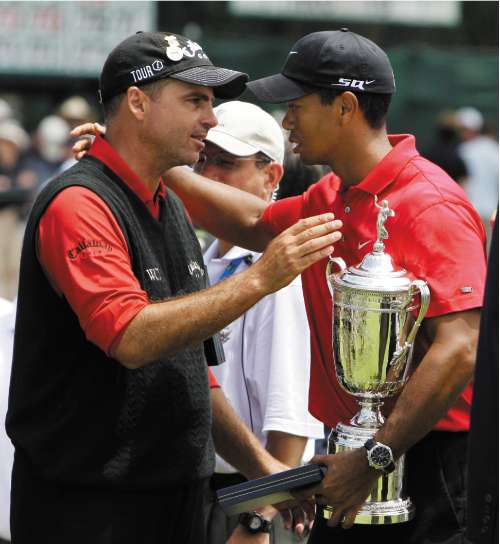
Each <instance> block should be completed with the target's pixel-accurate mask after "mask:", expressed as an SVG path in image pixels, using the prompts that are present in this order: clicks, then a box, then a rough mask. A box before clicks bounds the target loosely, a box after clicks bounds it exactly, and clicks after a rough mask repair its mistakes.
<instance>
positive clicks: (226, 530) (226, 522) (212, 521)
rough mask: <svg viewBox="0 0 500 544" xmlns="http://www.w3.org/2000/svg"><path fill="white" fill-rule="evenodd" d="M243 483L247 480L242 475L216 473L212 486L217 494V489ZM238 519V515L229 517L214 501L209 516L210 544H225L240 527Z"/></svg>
mask: <svg viewBox="0 0 500 544" xmlns="http://www.w3.org/2000/svg"><path fill="white" fill-rule="evenodd" d="M242 482H246V478H245V477H244V476H243V475H242V474H239V473H235V474H217V473H215V474H214V475H213V476H212V479H211V482H210V485H211V488H212V489H213V491H214V492H215V491H216V490H217V489H221V488H223V487H228V486H230V485H236V484H241V483H242ZM238 518H239V516H237V515H236V516H227V515H226V514H225V512H224V510H222V508H221V507H220V506H219V504H218V503H217V501H214V502H213V503H212V505H211V507H210V512H209V515H208V544H224V543H225V542H226V541H227V539H228V538H229V536H230V535H231V533H232V532H233V531H234V529H235V527H236V526H237V525H238Z"/></svg>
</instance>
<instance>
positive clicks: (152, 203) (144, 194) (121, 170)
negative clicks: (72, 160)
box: [88, 134, 166, 219]
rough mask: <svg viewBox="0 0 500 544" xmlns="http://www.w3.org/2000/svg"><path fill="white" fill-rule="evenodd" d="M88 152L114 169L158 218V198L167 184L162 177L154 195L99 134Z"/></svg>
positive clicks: (162, 194)
mask: <svg viewBox="0 0 500 544" xmlns="http://www.w3.org/2000/svg"><path fill="white" fill-rule="evenodd" d="M88 153H89V155H90V156H91V157H95V158H96V159H98V160H100V161H101V162H103V163H104V164H105V165H106V166H107V167H108V168H110V169H111V170H113V172H114V173H115V174H116V175H117V176H118V177H119V178H120V179H121V180H122V181H123V182H124V183H126V184H127V186H128V187H129V188H130V189H132V191H134V193H135V194H136V195H137V196H138V197H139V198H140V199H141V201H142V202H143V203H144V205H145V206H146V207H147V208H148V210H149V211H150V212H151V214H152V215H153V216H154V217H155V218H156V219H158V217H159V205H158V200H159V198H162V197H164V196H165V195H166V188H165V184H164V183H163V181H162V180H161V179H159V183H158V189H157V190H156V193H155V194H154V195H153V194H152V193H151V191H150V190H149V189H148V187H147V186H146V185H145V184H144V183H143V182H142V180H141V179H140V178H139V176H138V175H137V174H136V173H135V172H134V171H133V170H132V169H131V168H130V166H128V164H127V163H126V162H125V161H124V160H123V159H122V158H121V157H120V155H119V154H118V153H117V152H116V151H115V149H113V147H111V145H110V144H109V143H108V142H107V141H106V140H105V139H104V138H103V137H102V136H101V135H99V134H98V135H97V136H96V137H95V140H94V143H93V144H92V147H91V148H90V149H89V152H88Z"/></svg>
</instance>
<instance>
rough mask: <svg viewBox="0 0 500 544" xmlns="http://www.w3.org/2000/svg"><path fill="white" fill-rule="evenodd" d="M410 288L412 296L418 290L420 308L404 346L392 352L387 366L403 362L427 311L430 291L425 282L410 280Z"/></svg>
mask: <svg viewBox="0 0 500 544" xmlns="http://www.w3.org/2000/svg"><path fill="white" fill-rule="evenodd" d="M410 288H411V289H412V291H413V293H412V296H413V294H415V292H416V291H419V292H420V310H419V312H418V316H417V319H416V320H415V323H414V324H413V327H412V329H411V331H410V332H409V334H408V336H407V338H406V341H405V343H404V346H402V347H399V348H398V349H397V350H396V351H395V352H394V355H393V356H392V360H391V362H390V363H389V366H394V365H396V364H399V363H402V362H403V363H404V359H405V358H406V354H407V352H408V351H409V350H410V349H411V347H412V345H413V342H414V340H415V336H417V332H418V329H419V327H420V324H421V323H422V321H423V319H424V317H425V314H426V313H427V310H428V308H429V301H430V299H431V293H430V290H429V287H428V285H427V283H426V282H425V281H423V280H414V281H412V283H411V286H410ZM415 290H416V291H415Z"/></svg>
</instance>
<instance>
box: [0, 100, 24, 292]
mask: <svg viewBox="0 0 500 544" xmlns="http://www.w3.org/2000/svg"><path fill="white" fill-rule="evenodd" d="M0 106H1V105H0ZM29 142H30V140H29V136H28V134H27V133H26V131H25V130H24V129H23V128H22V127H21V126H20V125H19V124H18V123H17V122H16V121H14V120H5V121H2V122H0V297H5V298H7V299H9V300H12V299H13V298H14V297H15V296H16V291H17V278H18V273H19V256H20V254H21V239H22V231H23V227H22V223H21V221H20V214H19V210H20V208H19V205H21V204H23V203H24V202H26V201H27V200H29V198H30V191H29V190H27V189H24V188H23V180H24V179H25V172H26V170H25V167H26V164H25V155H24V152H25V151H26V150H27V149H28V147H29Z"/></svg>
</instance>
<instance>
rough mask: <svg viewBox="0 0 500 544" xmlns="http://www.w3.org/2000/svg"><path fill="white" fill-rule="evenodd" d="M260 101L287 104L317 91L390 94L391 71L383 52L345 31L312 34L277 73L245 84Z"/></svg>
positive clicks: (347, 30) (392, 86)
mask: <svg viewBox="0 0 500 544" xmlns="http://www.w3.org/2000/svg"><path fill="white" fill-rule="evenodd" d="M247 87H248V88H249V89H250V91H252V93H253V94H254V95H255V96H256V97H257V98H258V99H259V100H262V101H263V102H272V103H279V102H287V101H289V100H295V99H297V98H301V97H302V96H305V95H307V94H311V93H313V92H316V91H318V89H339V90H344V91H352V92H356V93H374V94H392V93H394V92H395V90H396V84H395V81H394V72H393V70H392V66H391V63H390V61H389V58H388V57H387V55H386V53H385V52H384V51H382V49H380V47H379V46H378V45H376V44H375V43H373V42H372V41H371V40H369V39H368V38H365V37H363V36H360V35H359V34H355V33H354V32H351V31H350V30H349V29H348V28H342V29H340V30H327V31H322V32H313V33H312V34H307V36H304V37H303V38H301V39H300V40H299V41H298V42H297V43H296V44H295V45H294V46H293V47H292V50H291V51H290V52H289V53H288V57H287V59H286V61H285V64H284V66H283V68H282V69H281V73H279V74H275V75H272V76H269V77H265V78H262V79H257V80H255V81H251V82H249V83H247Z"/></svg>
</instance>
